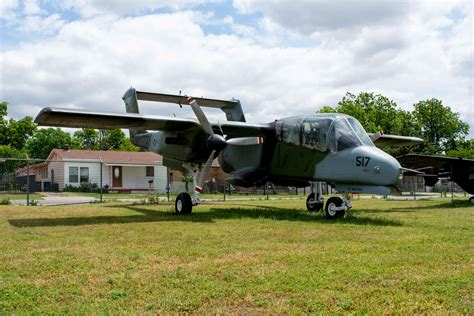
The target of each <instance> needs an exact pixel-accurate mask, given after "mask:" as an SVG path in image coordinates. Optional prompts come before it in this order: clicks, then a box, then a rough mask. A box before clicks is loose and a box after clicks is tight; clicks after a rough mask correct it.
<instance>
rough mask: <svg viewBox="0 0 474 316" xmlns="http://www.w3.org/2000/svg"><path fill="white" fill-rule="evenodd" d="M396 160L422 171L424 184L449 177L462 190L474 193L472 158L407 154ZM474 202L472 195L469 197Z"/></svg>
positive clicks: (431, 183) (473, 163)
mask: <svg viewBox="0 0 474 316" xmlns="http://www.w3.org/2000/svg"><path fill="white" fill-rule="evenodd" d="M397 159H398V161H399V162H400V163H401V164H402V165H404V166H406V167H408V168H411V169H415V170H418V171H420V172H423V174H421V175H420V176H422V177H424V179H425V185H427V186H429V187H432V186H433V185H435V184H436V182H438V180H439V179H440V178H450V180H451V181H453V182H455V183H457V184H458V185H459V186H460V187H461V188H462V189H463V190H464V191H466V192H468V193H470V194H474V159H466V158H456V157H446V156H432V155H418V154H409V155H404V156H400V157H398V158H397ZM469 200H470V201H471V202H473V203H474V196H471V197H470V198H469Z"/></svg>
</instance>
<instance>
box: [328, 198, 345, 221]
mask: <svg viewBox="0 0 474 316" xmlns="http://www.w3.org/2000/svg"><path fill="white" fill-rule="evenodd" d="M342 203H343V201H342V199H341V198H340V197H337V196H333V197H331V198H329V199H328V200H327V202H326V206H325V208H324V213H325V214H326V218H328V219H338V218H343V217H344V215H345V214H346V211H333V210H331V207H333V206H341V205H342Z"/></svg>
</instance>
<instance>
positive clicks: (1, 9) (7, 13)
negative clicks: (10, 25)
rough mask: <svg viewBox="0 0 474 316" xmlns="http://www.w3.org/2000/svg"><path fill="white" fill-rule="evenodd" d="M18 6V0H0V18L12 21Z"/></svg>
mask: <svg viewBox="0 0 474 316" xmlns="http://www.w3.org/2000/svg"><path fill="white" fill-rule="evenodd" d="M17 7H18V0H2V1H0V20H4V21H7V22H9V21H12V20H14V19H16V16H17V15H16V12H15V10H16V9H17Z"/></svg>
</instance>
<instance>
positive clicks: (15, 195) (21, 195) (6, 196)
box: [0, 193, 43, 200]
mask: <svg viewBox="0 0 474 316" xmlns="http://www.w3.org/2000/svg"><path fill="white" fill-rule="evenodd" d="M42 198H43V196H42V195H41V194H38V193H31V194H30V200H41V199H42ZM3 199H9V200H26V193H0V200H3Z"/></svg>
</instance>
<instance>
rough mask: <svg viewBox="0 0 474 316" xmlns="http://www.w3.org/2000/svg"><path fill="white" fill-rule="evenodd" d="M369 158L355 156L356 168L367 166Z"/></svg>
mask: <svg viewBox="0 0 474 316" xmlns="http://www.w3.org/2000/svg"><path fill="white" fill-rule="evenodd" d="M369 161H370V157H364V156H357V157H356V166H357V167H367V165H368V164H369Z"/></svg>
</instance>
